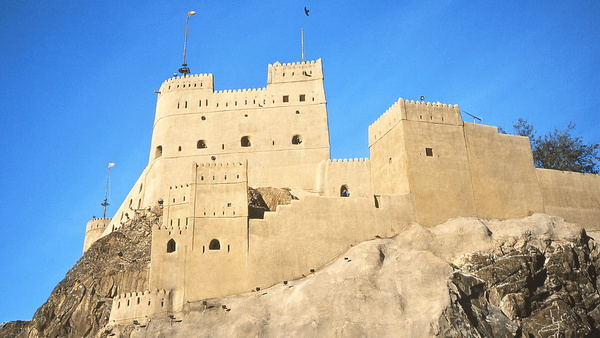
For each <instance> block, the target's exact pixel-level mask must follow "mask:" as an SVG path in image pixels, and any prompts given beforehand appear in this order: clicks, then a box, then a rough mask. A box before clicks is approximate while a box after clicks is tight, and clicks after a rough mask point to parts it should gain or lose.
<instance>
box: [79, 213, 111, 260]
mask: <svg viewBox="0 0 600 338" xmlns="http://www.w3.org/2000/svg"><path fill="white" fill-rule="evenodd" d="M111 219H112V218H110V217H107V218H95V217H94V218H92V220H90V221H89V222H88V223H87V226H86V227H85V239H84V241H83V252H86V251H87V249H89V248H90V246H92V244H94V242H95V241H97V240H98V238H100V236H102V233H103V232H104V229H106V227H107V226H108V224H109V223H110V221H111Z"/></svg>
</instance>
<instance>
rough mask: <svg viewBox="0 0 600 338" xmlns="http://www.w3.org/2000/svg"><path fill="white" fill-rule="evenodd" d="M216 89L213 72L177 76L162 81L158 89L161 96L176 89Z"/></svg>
mask: <svg viewBox="0 0 600 338" xmlns="http://www.w3.org/2000/svg"><path fill="white" fill-rule="evenodd" d="M184 89H185V90H194V89H195V90H198V89H210V90H211V91H213V90H214V78H213V75H212V74H195V75H188V76H175V77H172V78H170V79H168V80H166V81H165V82H163V83H162V85H161V86H160V89H159V90H158V92H159V96H160V95H162V94H164V93H166V92H170V91H174V90H184Z"/></svg>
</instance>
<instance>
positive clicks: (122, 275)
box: [0, 209, 161, 338]
mask: <svg viewBox="0 0 600 338" xmlns="http://www.w3.org/2000/svg"><path fill="white" fill-rule="evenodd" d="M131 213H132V218H131V219H129V220H127V221H126V222H125V223H124V224H123V225H122V226H121V228H120V229H119V230H118V231H115V232H113V233H111V234H110V235H108V236H106V237H103V238H101V239H99V240H98V241H97V242H95V243H94V244H93V245H92V246H91V247H90V248H89V249H88V250H87V251H86V252H85V253H84V254H83V256H82V257H81V258H80V259H79V261H77V263H76V264H75V266H73V268H71V270H69V272H67V275H66V276H65V279H63V280H62V281H61V282H60V283H58V285H57V286H56V287H55V288H54V290H53V291H52V293H51V294H50V297H48V300H47V301H46V303H44V305H42V306H41V307H40V308H39V309H38V310H37V311H36V312H35V314H34V316H33V319H32V320H31V321H26V322H25V321H17V322H9V323H5V324H3V326H2V327H1V328H0V338H5V337H32V338H33V337H93V336H95V335H96V334H97V333H98V332H100V331H102V328H103V327H104V326H105V325H106V324H107V323H108V318H109V316H110V309H111V306H112V298H113V297H114V296H115V295H118V294H120V293H124V292H132V291H136V290H140V289H145V288H148V272H149V270H150V246H151V244H152V236H151V224H152V223H157V222H159V221H160V218H161V216H160V214H161V213H160V210H159V209H156V210H154V211H153V212H151V211H147V212H146V211H145V212H143V213H140V214H136V213H134V212H131Z"/></svg>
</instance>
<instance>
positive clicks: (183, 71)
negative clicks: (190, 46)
mask: <svg viewBox="0 0 600 338" xmlns="http://www.w3.org/2000/svg"><path fill="white" fill-rule="evenodd" d="M194 14H196V12H194V11H191V12H188V15H187V18H186V19H185V42H184V43H183V64H182V65H181V68H179V72H180V73H181V74H183V76H185V75H186V74H189V73H190V69H189V68H188V66H187V63H185V52H186V49H187V35H188V22H189V21H190V16H192V15H194Z"/></svg>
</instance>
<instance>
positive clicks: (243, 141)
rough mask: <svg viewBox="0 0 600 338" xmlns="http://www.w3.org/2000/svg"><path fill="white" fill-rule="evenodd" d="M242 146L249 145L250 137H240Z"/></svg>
mask: <svg viewBox="0 0 600 338" xmlns="http://www.w3.org/2000/svg"><path fill="white" fill-rule="evenodd" d="M241 144H242V147H250V146H251V145H252V144H251V143H250V137H248V136H244V137H242V139H241Z"/></svg>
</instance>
